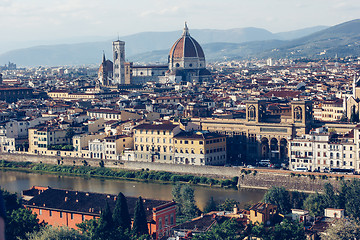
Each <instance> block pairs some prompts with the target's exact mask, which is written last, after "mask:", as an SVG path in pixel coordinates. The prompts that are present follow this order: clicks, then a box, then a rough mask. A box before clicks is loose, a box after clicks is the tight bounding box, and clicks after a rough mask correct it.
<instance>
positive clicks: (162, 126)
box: [134, 123, 178, 130]
mask: <svg viewBox="0 0 360 240" xmlns="http://www.w3.org/2000/svg"><path fill="white" fill-rule="evenodd" d="M177 126H178V125H173V124H147V123H144V124H141V125H139V126H136V127H134V129H145V130H146V129H148V130H173V129H174V128H176V127H177Z"/></svg>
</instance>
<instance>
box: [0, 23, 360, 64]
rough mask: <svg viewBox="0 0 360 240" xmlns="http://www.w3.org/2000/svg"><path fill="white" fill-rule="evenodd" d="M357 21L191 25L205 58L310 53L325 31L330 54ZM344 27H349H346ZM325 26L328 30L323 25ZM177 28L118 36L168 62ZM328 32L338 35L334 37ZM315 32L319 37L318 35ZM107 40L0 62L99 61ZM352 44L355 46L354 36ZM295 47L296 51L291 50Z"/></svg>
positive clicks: (28, 52)
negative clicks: (274, 26) (270, 27)
mask: <svg viewBox="0 0 360 240" xmlns="http://www.w3.org/2000/svg"><path fill="white" fill-rule="evenodd" d="M359 26H360V25H359V20H354V21H350V22H347V23H343V24H339V25H336V26H334V27H330V28H328V27H325V26H317V27H312V28H305V29H300V30H296V31H290V32H283V33H271V32H270V31H267V30H265V29H261V28H235V29H228V30H214V29H193V30H192V29H190V34H191V35H192V36H193V37H194V38H195V39H196V40H198V42H200V44H201V45H202V46H203V48H204V51H205V54H206V58H207V59H208V60H210V61H214V60H222V59H245V58H253V57H257V58H263V57H284V56H285V57H297V56H299V57H301V56H311V54H313V53H314V52H313V50H314V48H316V51H318V52H319V51H320V50H322V49H323V48H324V47H323V44H322V41H324V38H325V37H326V36H327V38H328V39H329V40H327V41H324V42H327V44H328V45H326V46H325V47H326V49H328V50H327V51H329V54H330V53H333V52H336V51H338V50H336V49H337V48H336V47H334V46H331V45H332V44H331V42H332V41H333V40H334V41H335V42H336V44H340V46H341V47H342V48H344V49H346V43H348V44H349V43H353V42H352V41H354V40H356V36H358V30H357V29H360V27H359ZM345 28H348V31H346V30H345ZM353 28H355V29H356V30H354V29H353ZM328 29H331V30H329V31H327V30H328ZM351 29H352V30H351ZM350 30H351V31H350ZM181 32H182V31H171V32H143V33H138V34H133V35H129V36H124V37H121V38H120V39H121V40H123V41H125V42H126V58H127V60H128V61H134V62H144V63H146V62H151V63H156V62H166V61H167V55H168V51H169V49H170V48H171V46H172V44H173V43H174V42H175V41H176V39H178V38H179V37H180V35H181ZM345 32H346V33H347V34H348V35H346V36H347V37H346V38H347V40H345V39H344V37H342V36H341V35H342V34H343V33H345ZM309 34H310V35H309ZM324 34H325V35H324ZM332 35H333V36H336V37H334V38H333V37H331V36H332ZM295 38H296V39H295ZM317 38H318V40H316V39H317ZM313 40H316V43H314V42H312V41H313ZM111 41H112V40H107V41H98V42H88V43H78V44H61V45H42V46H36V47H30V48H24V49H17V50H13V51H9V52H6V53H3V54H0V65H1V64H5V63H7V62H8V61H11V62H15V63H17V64H18V66H40V65H41V66H64V65H90V64H97V65H98V64H100V62H101V60H102V51H103V50H104V51H105V53H106V55H107V58H109V59H112V52H111V48H112V45H111ZM311 44H313V45H314V46H313V47H311V49H312V50H309V51H304V50H303V49H302V48H303V47H309V45H311ZM353 44H354V46H357V43H356V41H355V43H353ZM324 50H325V49H324ZM293 51H295V53H296V54H294V53H292V52H293ZM343 52H344V53H346V52H349V51H343ZM355 52H357V51H355ZM300 53H301V54H300ZM319 53H320V52H319Z"/></svg>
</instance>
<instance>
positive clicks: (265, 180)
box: [0, 153, 351, 192]
mask: <svg viewBox="0 0 360 240" xmlns="http://www.w3.org/2000/svg"><path fill="white" fill-rule="evenodd" d="M0 160H6V161H14V162H16V161H18V162H25V161H29V162H34V163H40V162H41V163H46V164H61V165H78V166H82V165H84V160H85V161H86V162H87V164H88V165H90V166H94V167H98V166H99V163H100V161H101V160H99V159H82V158H70V157H68V158H66V157H53V156H38V155H29V154H8V153H0ZM104 164H105V167H112V168H122V169H126V170H141V169H149V170H153V171H167V172H174V173H181V174H191V175H201V176H210V177H216V178H232V177H239V182H238V184H239V186H240V187H246V188H262V189H268V188H270V187H272V186H283V187H285V188H286V189H288V190H298V191H306V192H316V191H322V189H323V185H324V184H325V183H326V182H330V183H331V184H333V185H334V186H335V187H337V186H338V185H339V181H337V180H336V176H339V175H330V174H328V176H331V178H329V179H328V180H323V179H320V178H319V176H320V175H324V174H319V173H301V175H302V176H300V177H299V176H292V175H291V172H290V171H282V170H270V169H257V170H256V174H254V172H255V170H254V169H251V173H248V174H245V173H244V170H242V168H239V167H216V166H192V165H180V164H179V165H175V164H164V163H151V162H130V161H113V160H104ZM247 171H248V172H249V169H248V170H247ZM297 175H298V174H297ZM307 175H313V176H315V179H311V178H310V177H309V176H307ZM346 177H351V176H346Z"/></svg>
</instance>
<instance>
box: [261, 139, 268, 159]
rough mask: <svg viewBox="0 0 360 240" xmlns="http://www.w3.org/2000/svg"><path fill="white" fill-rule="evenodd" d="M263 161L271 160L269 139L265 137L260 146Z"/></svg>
mask: <svg viewBox="0 0 360 240" xmlns="http://www.w3.org/2000/svg"><path fill="white" fill-rule="evenodd" d="M260 146H261V147H260V149H261V159H269V139H267V138H266V137H263V138H262V139H261V144H260Z"/></svg>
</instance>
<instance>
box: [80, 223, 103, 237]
mask: <svg viewBox="0 0 360 240" xmlns="http://www.w3.org/2000/svg"><path fill="white" fill-rule="evenodd" d="M98 225H99V220H98V219H90V220H85V221H83V222H81V223H78V224H76V226H77V227H78V228H79V230H80V231H81V233H82V234H84V235H85V236H87V237H88V238H90V239H95V235H96V229H97V227H98Z"/></svg>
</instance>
